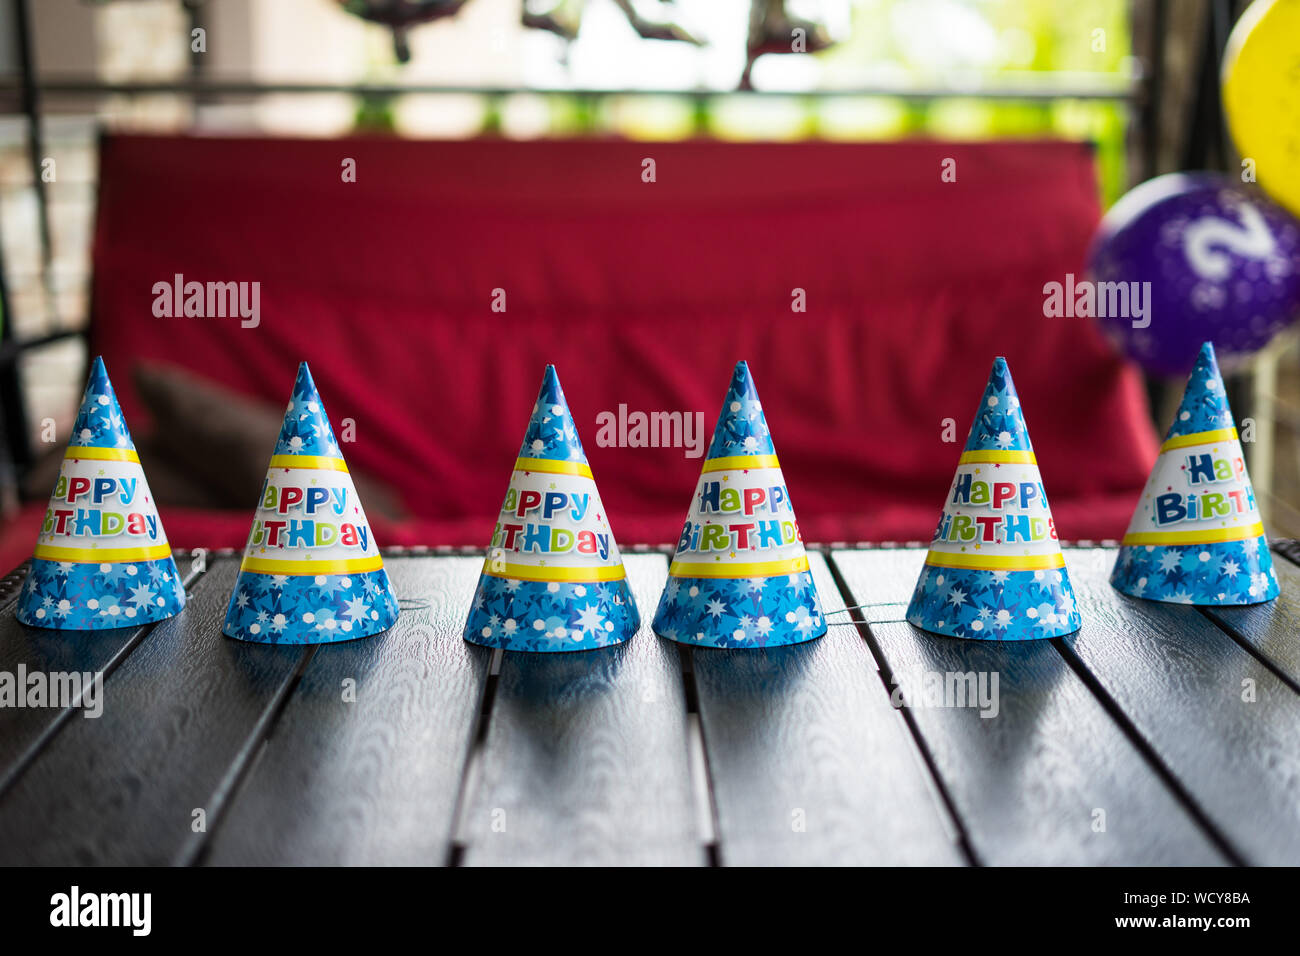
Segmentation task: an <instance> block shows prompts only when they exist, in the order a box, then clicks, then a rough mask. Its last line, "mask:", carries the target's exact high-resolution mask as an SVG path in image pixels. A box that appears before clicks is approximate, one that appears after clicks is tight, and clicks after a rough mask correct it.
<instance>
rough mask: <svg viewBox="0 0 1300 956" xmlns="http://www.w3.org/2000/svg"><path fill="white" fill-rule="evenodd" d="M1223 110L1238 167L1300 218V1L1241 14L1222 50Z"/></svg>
mask: <svg viewBox="0 0 1300 956" xmlns="http://www.w3.org/2000/svg"><path fill="white" fill-rule="evenodd" d="M1223 110H1224V112H1225V113H1226V114H1227V117H1228V129H1229V130H1230V131H1231V133H1232V139H1233V142H1234V143H1236V144H1237V152H1239V153H1241V156H1242V161H1243V170H1251V169H1253V171H1254V173H1255V176H1256V177H1257V178H1258V181H1259V184H1260V185H1261V186H1263V187H1264V189H1265V190H1266V191H1267V192H1268V193H1269V194H1270V195H1272V197H1273V198H1274V199H1276V200H1277V201H1278V202H1280V203H1281V204H1282V205H1284V206H1286V208H1287V209H1289V210H1291V212H1293V213H1294V214H1295V215H1297V216H1300V0H1255V2H1254V3H1252V4H1251V5H1250V6H1249V7H1247V8H1246V12H1245V13H1243V14H1242V15H1241V19H1240V20H1238V21H1237V25H1236V26H1235V27H1233V29H1232V34H1231V36H1229V37H1228V46H1227V48H1226V49H1225V50H1224V53H1223ZM1247 161H1249V162H1247Z"/></svg>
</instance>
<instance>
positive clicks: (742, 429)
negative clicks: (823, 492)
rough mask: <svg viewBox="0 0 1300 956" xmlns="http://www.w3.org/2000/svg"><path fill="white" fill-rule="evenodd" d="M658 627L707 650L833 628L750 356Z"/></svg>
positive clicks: (717, 437) (717, 431)
mask: <svg viewBox="0 0 1300 956" xmlns="http://www.w3.org/2000/svg"><path fill="white" fill-rule="evenodd" d="M654 630H655V633H656V634H658V635H659V636H660V637H666V638H668V639H669V640H673V641H680V642H681V643H683V644H699V645H703V646H706V647H775V646H777V645H780V644H798V643H799V642H801V641H808V640H812V639H813V638H815V637H821V636H822V635H823V634H825V633H826V619H825V617H824V616H823V615H822V607H821V601H820V600H818V597H817V588H816V587H815V586H814V585H813V579H812V572H810V571H809V570H808V555H807V553H806V552H805V551H804V546H803V538H802V537H801V536H800V535H799V524H798V522H797V521H796V520H795V516H794V508H793V507H792V506H791V504H790V493H789V492H788V491H787V490H786V486H785V478H783V477H782V475H781V466H780V464H779V463H778V462H777V458H776V449H775V448H774V447H773V445H772V435H771V433H770V432H769V431H768V430H767V418H766V417H765V416H764V414H763V406H762V405H761V404H760V403H759V400H758V392H757V391H756V390H755V389H754V380H753V378H752V377H751V376H750V374H749V366H748V365H746V364H745V363H744V362H737V363H736V370H735V372H733V373H732V376H731V386H730V388H728V389H727V397H726V400H725V401H724V402H723V404H722V413H721V414H720V415H719V416H718V424H717V427H716V428H714V430H713V443H712V444H711V445H710V446H709V454H708V457H707V458H706V459H705V461H704V467H703V468H702V469H701V472H700V480H699V482H698V483H697V484H696V486H695V497H694V498H693V499H692V501H691V507H690V510H689V511H688V512H687V513H686V523H685V524H684V525H683V527H682V533H681V537H680V538H679V539H678V541H677V553H676V555H675V556H674V557H673V562H672V564H671V565H670V566H669V569H668V584H667V586H666V587H665V588H664V593H663V596H662V597H660V599H659V610H658V611H657V612H656V613H655V619H654Z"/></svg>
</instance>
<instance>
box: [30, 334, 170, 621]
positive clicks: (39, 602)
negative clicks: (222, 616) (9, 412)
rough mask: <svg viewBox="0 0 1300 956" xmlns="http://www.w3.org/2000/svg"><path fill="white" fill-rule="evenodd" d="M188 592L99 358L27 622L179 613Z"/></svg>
mask: <svg viewBox="0 0 1300 956" xmlns="http://www.w3.org/2000/svg"><path fill="white" fill-rule="evenodd" d="M184 606H185V589H184V587H183V586H182V584H181V577H180V574H178V573H177V571H176V562H175V561H174V560H173V559H172V552H171V547H170V546H169V545H168V543H167V534H166V532H164V531H163V526H162V519H161V518H159V516H158V508H157V505H156V503H155V502H154V500H153V495H152V493H151V492H150V491H149V483H148V482H147V481H146V480H145V476H144V470H143V469H142V468H141V467H140V459H139V457H138V456H137V455H136V452H135V444H134V443H133V442H132V441H131V433H130V432H129V431H128V430H127V427H126V420H125V419H124V418H123V417H122V409H121V407H120V406H119V405H118V403H117V395H116V393H115V392H114V391H113V384H112V382H110V381H109V379H108V371H107V370H106V369H105V368H104V362H103V360H102V359H100V358H96V359H95V361H94V362H93V363H92V365H91V368H90V380H89V381H88V382H87V383H86V391H85V394H84V395H83V396H82V399H81V409H80V410H79V411H78V412H77V420H76V423H75V424H74V425H73V428H72V438H71V439H70V440H69V441H68V447H67V450H66V451H65V452H64V454H63V464H62V465H61V466H60V468H59V478H58V481H57V482H56V483H55V485H54V493H53V494H52V495H51V496H50V505H49V508H48V509H47V510H46V512H45V521H44V522H43V523H42V525H41V532H40V535H39V537H38V538H37V542H36V552H35V554H34V556H33V558H32V565H31V573H30V574H29V575H28V578H27V582H26V584H24V586H23V590H22V593H21V595H20V596H19V599H18V610H17V617H18V620H19V621H21V622H22V623H24V624H32V625H35V626H36V627H49V628H56V629H58V630H69V631H74V630H101V629H104V628H112V627H135V626H138V625H140V624H145V623H148V622H150V621H161V620H163V619H164V618H168V617H171V616H172V615H173V614H176V613H177V612H178V611H180V609H181V608H182V607H184Z"/></svg>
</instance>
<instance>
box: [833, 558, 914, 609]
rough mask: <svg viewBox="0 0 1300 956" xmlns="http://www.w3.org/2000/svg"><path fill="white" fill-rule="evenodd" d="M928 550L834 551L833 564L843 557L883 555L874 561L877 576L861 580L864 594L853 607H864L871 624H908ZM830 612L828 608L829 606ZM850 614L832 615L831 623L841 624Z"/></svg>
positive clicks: (857, 595) (858, 592)
mask: <svg viewBox="0 0 1300 956" xmlns="http://www.w3.org/2000/svg"><path fill="white" fill-rule="evenodd" d="M926 553H927V552H926V549H925V548H898V549H888V548H882V549H881V550H879V551H832V552H831V562H832V563H835V562H836V559H837V558H838V557H839V556H840V555H842V554H843V555H859V554H880V555H883V556H884V557H881V558H880V559H879V560H876V561H874V563H873V564H872V568H873V569H874V573H873V574H872V576H871V577H870V578H869V579H861V580H860V584H861V590H859V591H857V592H855V593H856V600H855V601H853V602H850V603H853V604H862V605H865V606H864V607H862V608H861V609H860V611H859V613H860V614H861V615H862V619H863V620H864V621H866V622H867V623H868V624H874V623H876V622H884V621H906V620H907V605H908V603H909V602H910V601H911V600H912V591H913V590H914V589H915V588H916V579H917V578H918V577H920V576H921V568H922V567H923V566H924V565H925V555H926ZM827 607H828V609H829V605H828V606H827ZM846 617H848V615H847V614H841V615H832V616H831V620H833V621H839V620H843V619H844V618H846Z"/></svg>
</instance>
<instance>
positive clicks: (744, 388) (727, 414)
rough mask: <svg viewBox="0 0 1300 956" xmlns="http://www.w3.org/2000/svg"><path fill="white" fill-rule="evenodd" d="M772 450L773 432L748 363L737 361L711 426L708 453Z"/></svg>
mask: <svg viewBox="0 0 1300 956" xmlns="http://www.w3.org/2000/svg"><path fill="white" fill-rule="evenodd" d="M774 454H776V451H775V449H774V448H773V447H772V434H771V432H769V431H768V430H767V417H766V416H765V415H764V414H763V403H762V402H760V401H759V400H758V391H757V390H756V389H755V388H754V378H753V376H752V375H750V374H749V365H748V363H746V362H737V363H736V368H735V370H734V371H733V372H732V373H731V384H730V385H729V386H728V387H727V397H726V398H725V399H724V400H723V402H722V411H721V412H720V413H719V414H718V423H717V425H716V426H714V429H713V441H712V442H711V443H710V445H709V454H708V457H709V458H730V457H732V456H735V455H774Z"/></svg>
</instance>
